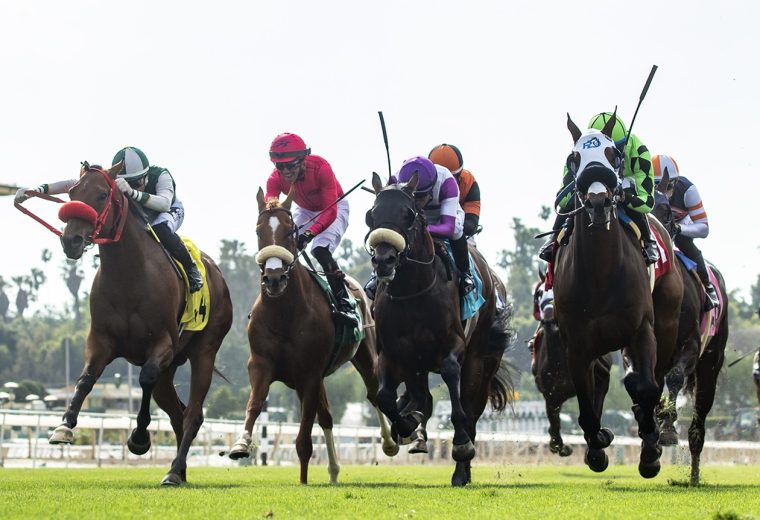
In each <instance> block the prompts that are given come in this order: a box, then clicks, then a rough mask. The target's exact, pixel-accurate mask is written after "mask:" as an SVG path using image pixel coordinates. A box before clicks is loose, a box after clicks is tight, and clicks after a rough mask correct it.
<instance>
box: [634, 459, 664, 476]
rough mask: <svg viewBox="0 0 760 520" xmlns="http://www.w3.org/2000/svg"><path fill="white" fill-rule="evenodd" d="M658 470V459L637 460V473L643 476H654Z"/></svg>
mask: <svg viewBox="0 0 760 520" xmlns="http://www.w3.org/2000/svg"><path fill="white" fill-rule="evenodd" d="M659 472H660V459H657V460H655V461H654V462H643V461H642V462H639V475H641V476H642V477H644V478H654V477H656V476H657V474H658V473H659Z"/></svg>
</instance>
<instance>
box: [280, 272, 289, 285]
mask: <svg viewBox="0 0 760 520" xmlns="http://www.w3.org/2000/svg"><path fill="white" fill-rule="evenodd" d="M287 279H288V277H287V276H285V275H284V274H281V275H280V284H282V285H285V281H286V280H287Z"/></svg>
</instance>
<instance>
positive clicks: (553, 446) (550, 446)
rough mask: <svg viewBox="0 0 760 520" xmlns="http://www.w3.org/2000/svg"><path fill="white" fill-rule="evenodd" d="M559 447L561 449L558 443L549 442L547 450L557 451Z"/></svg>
mask: <svg viewBox="0 0 760 520" xmlns="http://www.w3.org/2000/svg"><path fill="white" fill-rule="evenodd" d="M560 449H562V446H561V445H559V444H549V451H550V452H552V453H559V450H560Z"/></svg>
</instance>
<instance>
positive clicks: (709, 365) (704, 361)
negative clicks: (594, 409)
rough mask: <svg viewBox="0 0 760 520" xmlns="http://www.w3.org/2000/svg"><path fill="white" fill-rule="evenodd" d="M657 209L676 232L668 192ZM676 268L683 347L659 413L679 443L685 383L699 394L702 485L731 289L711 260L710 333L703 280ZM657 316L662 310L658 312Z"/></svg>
mask: <svg viewBox="0 0 760 520" xmlns="http://www.w3.org/2000/svg"><path fill="white" fill-rule="evenodd" d="M668 180H669V176H668V173H667V172H666V173H665V175H664V177H663V179H662V180H661V181H660V184H659V186H658V190H659V189H661V187H662V186H667V184H668ZM656 195H657V196H656V198H655V206H654V209H653V210H652V213H653V214H654V216H655V217H657V219H658V220H659V221H660V222H661V223H662V224H663V226H664V227H665V229H666V230H667V231H668V233H671V234H672V233H673V229H674V225H673V224H674V220H673V211H672V210H671V208H670V203H669V202H668V198H667V196H666V195H665V194H664V193H661V192H659V191H658V192H657V194H656ZM675 263H676V264H677V268H678V270H679V271H680V273H681V277H682V278H683V280H684V284H683V302H682V303H681V313H680V319H679V323H678V346H679V351H678V352H677V354H676V357H675V360H674V362H673V368H672V369H671V370H670V371H669V372H668V373H667V375H666V376H665V382H666V383H667V385H668V392H669V396H668V399H667V400H663V401H664V402H663V404H662V406H661V409H660V410H659V413H658V416H659V418H660V419H661V420H662V424H661V433H660V444H662V445H674V444H678V433H677V432H676V429H675V426H674V424H673V423H674V422H675V421H676V420H677V418H678V415H677V411H676V397H677V396H678V392H679V391H680V390H681V388H682V387H683V386H684V383H686V391H687V392H689V393H692V394H693V396H694V413H693V415H692V420H691V426H690V427H689V451H690V452H691V483H692V485H697V484H699V459H700V455H701V453H702V447H703V446H704V441H705V418H706V417H707V414H708V413H710V410H711V409H712V405H713V400H714V398H715V388H716V385H717V384H718V374H719V373H720V369H721V367H722V366H723V362H724V360H725V350H726V343H727V341H728V308H727V302H728V294H727V292H726V284H725V281H724V280H723V275H722V274H721V273H720V271H718V270H717V269H716V268H715V266H713V265H711V264H709V263H708V269H709V270H710V271H712V272H713V274H714V275H715V277H716V278H717V280H718V283H717V284H716V285H715V288H716V290H717V291H718V294H719V296H720V299H721V300H722V301H723V309H721V310H720V315H719V318H718V320H717V327H716V332H715V334H714V335H711V334H710V327H709V325H706V330H705V333H704V334H703V333H702V332H701V331H700V323H702V321H703V319H705V318H706V316H705V313H704V310H703V302H704V299H705V295H704V292H703V289H702V282H701V281H700V280H699V277H698V276H697V275H696V273H694V272H693V271H689V270H687V269H686V267H685V266H684V264H683V262H681V261H676V262H675ZM655 318H657V315H655Z"/></svg>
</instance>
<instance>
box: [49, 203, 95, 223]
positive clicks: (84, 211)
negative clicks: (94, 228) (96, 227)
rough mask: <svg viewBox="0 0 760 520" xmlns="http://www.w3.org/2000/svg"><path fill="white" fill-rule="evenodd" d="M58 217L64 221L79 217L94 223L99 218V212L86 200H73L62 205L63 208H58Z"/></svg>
mask: <svg viewBox="0 0 760 520" xmlns="http://www.w3.org/2000/svg"><path fill="white" fill-rule="evenodd" d="M58 218H59V219H61V220H62V221H63V222H68V221H69V220H71V219H72V218H78V219H82V220H86V221H87V222H91V223H93V224H94V223H95V221H96V220H97V219H98V212H97V211H95V210H94V209H93V208H92V206H88V205H87V204H85V203H84V202H81V201H79V200H72V201H71V202H67V203H66V204H64V205H63V206H61V209H60V210H58Z"/></svg>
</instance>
